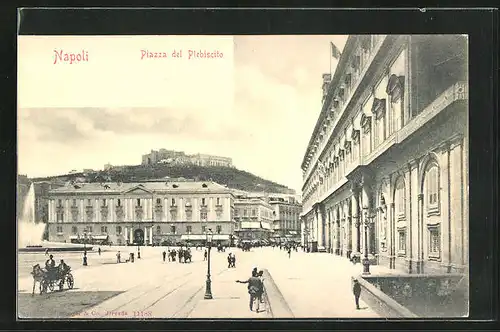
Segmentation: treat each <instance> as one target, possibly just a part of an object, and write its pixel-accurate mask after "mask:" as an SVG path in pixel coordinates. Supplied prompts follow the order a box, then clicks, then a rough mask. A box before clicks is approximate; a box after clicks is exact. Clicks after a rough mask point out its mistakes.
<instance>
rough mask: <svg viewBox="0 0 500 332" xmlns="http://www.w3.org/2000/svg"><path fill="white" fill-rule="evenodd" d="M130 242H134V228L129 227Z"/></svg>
mask: <svg viewBox="0 0 500 332" xmlns="http://www.w3.org/2000/svg"><path fill="white" fill-rule="evenodd" d="M129 241H130V243H133V242H134V228H133V227H130V237H129Z"/></svg>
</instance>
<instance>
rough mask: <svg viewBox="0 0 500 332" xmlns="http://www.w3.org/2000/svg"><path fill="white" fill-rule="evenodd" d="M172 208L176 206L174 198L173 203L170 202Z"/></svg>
mask: <svg viewBox="0 0 500 332" xmlns="http://www.w3.org/2000/svg"><path fill="white" fill-rule="evenodd" d="M170 206H175V198H172V201H171V202H170Z"/></svg>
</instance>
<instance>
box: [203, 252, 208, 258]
mask: <svg viewBox="0 0 500 332" xmlns="http://www.w3.org/2000/svg"><path fill="white" fill-rule="evenodd" d="M207 256H208V254H207V251H206V250H205V253H204V254H203V260H204V261H206V260H207Z"/></svg>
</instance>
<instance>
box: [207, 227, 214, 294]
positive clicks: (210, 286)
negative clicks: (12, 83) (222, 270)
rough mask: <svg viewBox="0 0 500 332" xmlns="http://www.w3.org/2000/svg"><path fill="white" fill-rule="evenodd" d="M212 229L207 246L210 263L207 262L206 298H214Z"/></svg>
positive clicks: (208, 235) (208, 234)
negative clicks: (211, 255)
mask: <svg viewBox="0 0 500 332" xmlns="http://www.w3.org/2000/svg"><path fill="white" fill-rule="evenodd" d="M212 238H213V234H212V229H211V228H209V229H208V231H207V247H208V264H207V281H206V288H205V300H210V299H212V281H211V280H210V249H211V248H212Z"/></svg>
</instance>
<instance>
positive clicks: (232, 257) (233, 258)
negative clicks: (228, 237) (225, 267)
mask: <svg viewBox="0 0 500 332" xmlns="http://www.w3.org/2000/svg"><path fill="white" fill-rule="evenodd" d="M231 267H236V256H235V255H234V253H233V254H232V255H231Z"/></svg>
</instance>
